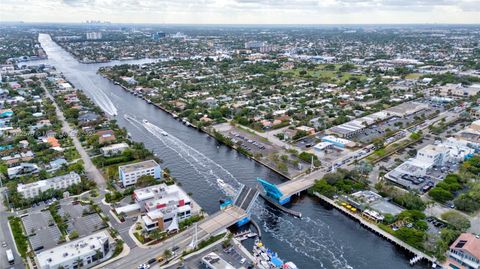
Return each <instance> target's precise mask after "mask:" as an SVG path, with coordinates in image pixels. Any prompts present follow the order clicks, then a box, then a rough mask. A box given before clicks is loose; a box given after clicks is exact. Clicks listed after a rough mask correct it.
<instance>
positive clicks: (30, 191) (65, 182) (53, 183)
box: [17, 172, 81, 198]
mask: <svg viewBox="0 0 480 269" xmlns="http://www.w3.org/2000/svg"><path fill="white" fill-rule="evenodd" d="M80 182H81V178H80V175H79V174H77V173H75V172H71V173H69V174H66V175H62V176H56V177H52V178H49V179H45V180H40V181H37V182H33V183H29V184H22V183H20V184H18V186H17V191H18V193H20V194H21V195H22V196H23V197H24V198H34V197H36V196H38V195H40V194H41V193H42V192H45V191H47V190H50V189H54V190H60V189H66V188H68V187H69V186H72V185H74V184H78V183H80Z"/></svg>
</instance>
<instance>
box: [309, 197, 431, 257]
mask: <svg viewBox="0 0 480 269" xmlns="http://www.w3.org/2000/svg"><path fill="white" fill-rule="evenodd" d="M315 196H317V197H318V198H320V199H322V200H323V201H325V202H327V203H329V204H330V205H332V206H333V207H335V208H336V209H338V210H339V211H340V212H342V213H344V214H345V215H347V216H349V217H351V218H352V219H355V220H357V221H358V222H359V223H360V224H361V225H362V226H363V227H365V228H367V229H369V230H371V231H373V232H374V233H375V234H377V235H379V236H381V237H383V238H385V239H387V240H388V241H390V242H392V243H394V244H396V245H397V246H399V247H402V248H403V249H405V250H407V251H409V252H410V253H412V254H414V255H415V256H414V257H413V258H412V259H410V260H409V263H410V265H414V264H415V263H417V262H418V261H420V260H422V259H426V260H428V261H429V262H430V263H432V264H436V261H437V259H436V258H434V257H432V256H429V255H427V254H425V253H423V252H422V251H420V250H418V249H416V248H414V247H412V246H410V245H409V244H407V243H405V242H403V241H402V240H400V239H398V238H396V237H395V236H393V235H392V234H390V233H388V232H387V231H384V230H382V229H380V227H378V226H377V225H375V224H373V223H371V222H369V221H367V220H366V219H364V218H362V217H361V216H360V215H358V214H355V213H352V212H351V211H349V210H348V209H346V208H344V207H343V206H341V205H339V204H337V203H335V201H333V200H332V199H330V198H328V197H326V196H324V195H321V194H319V193H315Z"/></svg>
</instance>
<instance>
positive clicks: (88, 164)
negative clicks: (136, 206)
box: [42, 82, 106, 190]
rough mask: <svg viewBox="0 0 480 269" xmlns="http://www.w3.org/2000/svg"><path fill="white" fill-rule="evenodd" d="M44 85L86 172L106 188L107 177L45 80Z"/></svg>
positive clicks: (98, 184) (102, 187)
mask: <svg viewBox="0 0 480 269" xmlns="http://www.w3.org/2000/svg"><path fill="white" fill-rule="evenodd" d="M42 87H43V89H44V90H45V93H46V95H47V97H48V98H49V99H50V100H51V101H52V103H53V105H54V106H55V113H56V114H57V118H58V119H59V120H60V121H61V122H62V131H63V132H64V133H66V134H68V135H69V136H70V137H71V138H72V141H73V145H74V146H75V149H76V150H77V151H78V153H80V156H81V158H82V161H83V166H84V167H85V173H86V174H87V176H88V178H90V179H93V180H94V181H95V182H96V183H97V186H98V188H99V189H101V190H103V189H105V187H106V184H105V179H104V178H103V176H102V174H101V173H100V171H99V170H98V169H97V167H96V166H95V165H94V164H93V163H92V160H91V159H90V156H89V155H88V153H87V151H86V150H85V149H84V148H83V146H82V144H81V143H80V140H78V137H77V132H76V130H74V129H72V127H71V126H70V124H69V123H68V122H67V120H66V119H65V116H64V115H63V112H62V110H60V108H59V106H58V104H57V102H56V101H55V98H53V96H52V95H51V94H50V92H49V91H48V90H47V88H46V87H45V85H44V84H43V82H42Z"/></svg>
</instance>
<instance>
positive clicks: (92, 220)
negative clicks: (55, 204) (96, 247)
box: [58, 202, 106, 237]
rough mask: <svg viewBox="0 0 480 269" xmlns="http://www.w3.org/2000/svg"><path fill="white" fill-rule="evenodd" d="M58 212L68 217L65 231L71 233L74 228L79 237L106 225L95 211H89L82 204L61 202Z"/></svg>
mask: <svg viewBox="0 0 480 269" xmlns="http://www.w3.org/2000/svg"><path fill="white" fill-rule="evenodd" d="M58 214H59V215H60V216H62V217H65V216H66V219H68V222H67V224H68V227H67V232H68V233H71V232H72V231H73V230H75V231H77V232H78V235H79V236H80V237H82V236H87V235H90V234H92V233H94V232H95V231H98V230H100V229H103V228H105V227H106V225H105V224H104V223H103V221H102V219H101V218H100V216H99V215H98V214H97V213H94V212H90V210H89V207H88V206H83V205H81V204H80V203H75V202H74V203H69V204H62V205H61V206H60V208H59V210H58Z"/></svg>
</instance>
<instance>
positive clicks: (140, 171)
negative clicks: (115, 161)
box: [118, 160, 162, 187]
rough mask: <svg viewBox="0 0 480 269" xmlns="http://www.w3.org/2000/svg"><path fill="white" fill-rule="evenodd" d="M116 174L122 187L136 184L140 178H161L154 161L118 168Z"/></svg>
mask: <svg viewBox="0 0 480 269" xmlns="http://www.w3.org/2000/svg"><path fill="white" fill-rule="evenodd" d="M118 174H119V176H120V181H121V182H122V184H123V186H124V187H126V186H130V185H134V184H135V183H137V179H138V178H139V177H141V176H145V175H149V176H153V178H155V179H159V178H160V177H161V176H162V169H161V168H160V165H158V163H157V162H156V161H154V160H148V161H143V162H138V163H132V164H127V165H122V166H119V167H118Z"/></svg>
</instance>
